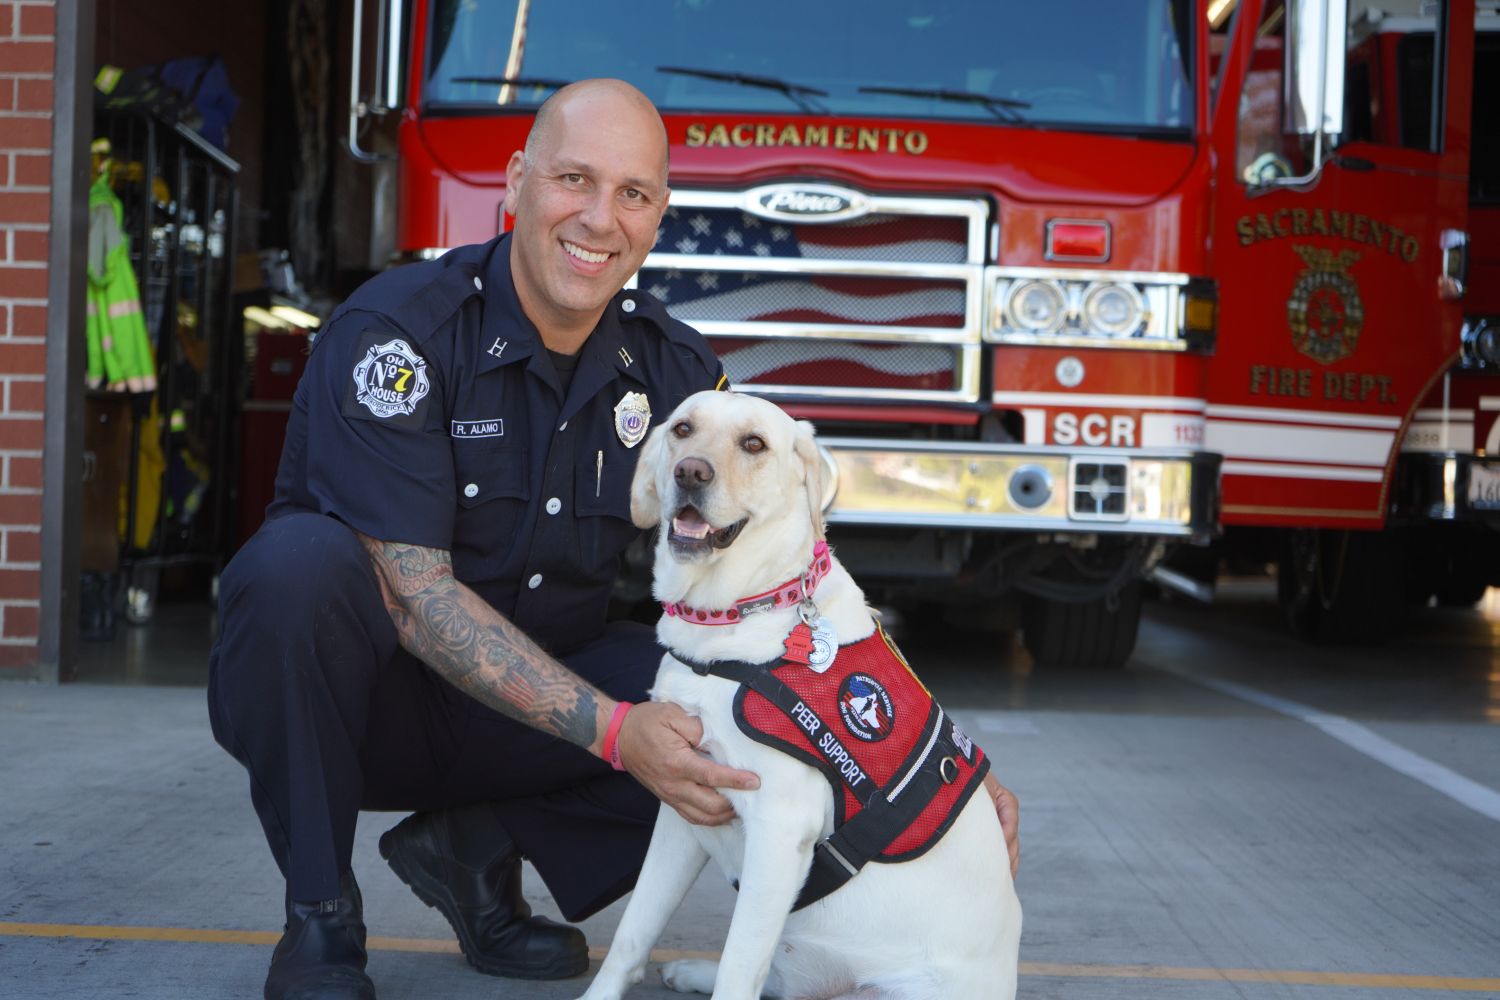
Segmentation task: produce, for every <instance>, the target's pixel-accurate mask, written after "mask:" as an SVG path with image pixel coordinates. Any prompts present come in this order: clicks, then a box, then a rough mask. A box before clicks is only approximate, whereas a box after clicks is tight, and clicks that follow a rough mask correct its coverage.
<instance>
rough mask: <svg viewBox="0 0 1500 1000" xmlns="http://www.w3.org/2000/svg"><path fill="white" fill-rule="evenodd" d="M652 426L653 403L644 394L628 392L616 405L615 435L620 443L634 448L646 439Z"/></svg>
mask: <svg viewBox="0 0 1500 1000" xmlns="http://www.w3.org/2000/svg"><path fill="white" fill-rule="evenodd" d="M650 425H651V403H650V401H649V400H647V399H646V394H645V393H644V392H627V393H626V394H625V395H623V396H621V397H620V401H619V402H618V403H616V404H615V433H616V434H618V435H619V436H620V443H621V444H623V445H624V446H625V447H627V448H634V447H635V446H636V445H638V444H640V443H641V441H642V440H643V439H644V438H645V437H646V429H647V428H648V427H649V426H650Z"/></svg>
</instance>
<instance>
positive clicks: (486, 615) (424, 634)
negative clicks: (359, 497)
mask: <svg viewBox="0 0 1500 1000" xmlns="http://www.w3.org/2000/svg"><path fill="white" fill-rule="evenodd" d="M360 541H361V542H362V543H363V544H364V547H365V550H366V551H367V552H368V553H369V555H370V563H371V565H372V566H373V567H374V569H375V576H376V579H377V580H378V581H379V582H380V590H381V596H382V598H383V599H384V601H385V605H386V609H387V610H388V611H389V612H390V615H391V621H392V622H394V623H395V625H396V631H397V634H398V635H399V636H400V637H401V645H402V646H403V647H404V648H405V649H407V650H408V651H409V652H411V653H412V655H414V656H416V657H417V658H419V659H421V660H422V661H423V662H425V663H427V664H428V665H429V666H431V667H432V668H433V669H434V670H436V671H437V672H438V673H439V674H441V675H442V676H443V677H445V678H447V679H448V680H449V681H451V682H452V683H453V684H455V685H457V686H458V687H460V688H461V689H463V690H464V691H466V692H468V693H469V694H470V695H472V696H473V697H474V698H476V699H478V700H479V701H481V702H483V703H484V704H486V705H489V706H490V707H491V708H494V709H495V710H497V711H499V712H502V713H504V714H505V715H508V716H510V717H511V718H513V719H516V720H517V721H519V722H523V723H525V724H527V725H529V726H532V727H534V728H536V729H540V730H542V731H543V732H547V733H551V734H553V735H554V736H559V737H561V738H563V739H565V740H568V741H569V742H572V743H576V744H578V745H579V746H581V747H585V748H587V749H590V750H595V751H597V749H598V748H597V744H598V743H599V741H600V733H601V732H602V729H603V726H602V725H601V721H602V720H601V719H600V716H601V714H602V713H603V705H604V704H605V703H606V700H607V699H605V696H604V695H602V694H601V693H600V692H599V691H597V690H596V689H594V688H593V687H591V686H590V685H589V684H588V683H587V682H585V681H584V680H583V679H581V678H580V677H578V676H577V675H576V674H574V673H573V672H572V671H570V670H568V668H567V667H565V666H563V665H562V664H561V663H558V662H557V661H556V660H554V659H553V658H552V657H550V656H548V655H547V654H546V653H545V652H543V651H542V649H541V648H540V647H538V646H537V645H536V643H534V642H532V641H531V639H530V638H528V637H527V636H526V634H525V633H524V632H522V631H521V630H520V629H518V628H516V627H515V626H514V625H512V624H511V623H510V622H509V621H507V620H506V619H505V617H504V616H503V615H501V614H500V613H499V612H497V611H496V610H495V609H494V608H492V607H490V606H489V605H488V604H486V603H485V602H484V601H483V600H482V599H481V598H480V597H479V595H478V594H475V593H474V592H473V591H472V590H470V589H469V588H468V587H466V586H464V585H463V584H462V583H459V582H458V581H457V580H455V579H454V578H453V563H452V560H451V558H450V557H449V554H448V553H447V552H444V551H442V550H440V549H428V548H423V547H421V546H416V545H405V544H401V543H396V542H382V541H378V540H376V539H373V538H369V537H367V536H364V535H361V536H360Z"/></svg>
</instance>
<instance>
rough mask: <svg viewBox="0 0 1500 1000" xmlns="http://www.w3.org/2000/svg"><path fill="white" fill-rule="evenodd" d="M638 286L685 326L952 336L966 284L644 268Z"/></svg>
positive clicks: (961, 318)
mask: <svg viewBox="0 0 1500 1000" xmlns="http://www.w3.org/2000/svg"><path fill="white" fill-rule="evenodd" d="M640 287H641V288H643V289H645V290H646V291H648V292H650V293H651V294H652V295H655V296H656V297H657V298H659V299H661V300H662V301H663V302H665V303H666V305H667V310H668V311H669V312H670V313H671V314H672V316H673V317H675V318H676V319H680V320H682V321H683V322H684V323H690V324H692V323H704V322H714V321H721V322H725V321H727V322H741V323H743V322H760V323H839V324H851V323H853V324H858V325H860V326H920V327H937V328H939V329H950V330H958V329H962V328H963V325H964V283H963V282H962V281H952V280H939V279H935V278H886V277H866V276H854V275H846V274H822V275H805V274H766V273H763V272H756V271H691V270H682V269H678V268H650V267H648V268H642V269H641V275H640Z"/></svg>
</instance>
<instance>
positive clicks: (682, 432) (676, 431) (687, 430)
mask: <svg viewBox="0 0 1500 1000" xmlns="http://www.w3.org/2000/svg"><path fill="white" fill-rule="evenodd" d="M691 433H693V425H692V424H690V423H688V422H687V421H686V420H679V421H677V423H675V424H673V425H672V434H673V436H674V437H680V438H685V437H687V436H688V435H689V434H691Z"/></svg>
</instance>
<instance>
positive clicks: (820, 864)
mask: <svg viewBox="0 0 1500 1000" xmlns="http://www.w3.org/2000/svg"><path fill="white" fill-rule="evenodd" d="M679 659H680V657H679ZM683 662H684V663H687V664H688V665H689V666H690V667H692V668H693V670H694V671H696V672H697V673H700V674H710V673H711V674H714V675H716V676H719V677H724V678H726V679H728V680H732V681H736V682H738V683H739V684H740V690H739V692H738V693H737V694H736V695H735V699H734V716H735V721H736V722H737V723H738V724H739V727H740V730H741V731H742V732H743V733H744V734H745V735H746V736H749V737H750V738H751V739H753V740H755V741H756V742H758V743H763V744H765V745H766V746H769V747H775V748H776V749H777V750H780V751H782V752H784V753H788V754H791V755H792V756H793V757H795V758H797V759H798V760H801V761H803V762H805V763H807V764H810V765H812V766H813V767H816V768H818V770H819V771H821V772H822V773H823V776H824V777H825V778H827V779H828V783H829V785H831V786H832V788H833V803H834V831H833V833H832V835H830V836H829V837H828V838H827V839H825V840H823V841H822V842H821V843H819V844H818V848H817V850H816V851H815V852H814V854H813V865H812V871H811V872H810V873H809V875H808V881H807V884H806V885H805V886H804V887H803V890H802V894H801V895H800V896H799V897H798V898H797V902H796V905H795V906H794V907H793V909H794V910H795V909H801V908H802V907H804V906H807V905H808V904H809V903H813V902H816V901H817V900H819V899H821V898H823V897H824V896H826V895H828V894H829V893H831V892H833V891H834V890H835V889H837V888H839V887H840V886H842V885H843V884H844V883H845V882H847V881H848V880H849V879H851V878H853V877H854V876H855V875H856V874H858V872H859V870H860V869H861V868H862V867H864V865H865V864H866V863H868V862H870V861H877V862H885V863H890V862H898V861H910V860H911V859H913V858H916V857H919V856H921V855H922V854H923V853H924V852H926V851H927V850H928V849H929V848H931V847H932V845H933V844H935V843H937V842H938V840H939V839H940V838H941V837H942V835H943V834H944V833H945V832H946V831H947V830H948V828H949V827H950V826H951V825H952V824H953V821H954V820H955V819H956V818H957V817H958V813H959V811H960V810H961V809H962V808H963V807H964V805H965V804H966V803H967V802H968V801H969V796H971V795H972V794H974V790H975V789H976V788H978V787H979V785H980V784H981V783H982V782H983V780H984V776H985V773H986V772H987V771H988V770H989V761H988V759H986V757H985V755H984V751H983V750H982V749H980V748H979V747H978V746H977V745H975V743H974V742H973V741H972V740H971V739H969V738H968V736H966V735H965V734H964V732H963V730H961V729H959V727H958V724H957V723H956V722H954V721H953V720H952V719H951V718H949V717H948V716H947V714H946V713H945V712H944V711H943V709H942V707H941V706H939V705H938V704H937V702H935V701H933V699H932V695H931V693H930V692H928V690H927V688H926V687H924V686H923V685H922V682H921V681H919V680H917V678H916V675H915V674H913V673H912V672H911V668H910V667H909V666H907V663H906V659H905V658H904V657H903V656H902V655H901V653H900V651H899V650H897V649H896V646H895V643H893V642H891V640H890V637H889V636H887V635H886V634H885V630H884V629H882V628H881V627H880V626H879V625H878V624H877V625H876V626H875V632H874V633H873V634H872V635H870V636H869V637H868V638H866V639H861V640H859V641H858V642H855V643H852V644H850V645H848V646H840V647H839V650H838V655H837V656H836V657H835V658H834V661H833V663H832V664H831V665H830V666H829V667H828V669H827V670H826V671H825V672H823V673H818V672H817V671H815V670H814V669H812V668H811V667H809V666H807V665H806V664H803V663H798V662H795V661H792V660H782V661H779V662H778V661H773V662H771V663H767V664H749V663H738V662H720V663H707V664H701V663H693V662H691V661H688V660H683Z"/></svg>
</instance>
